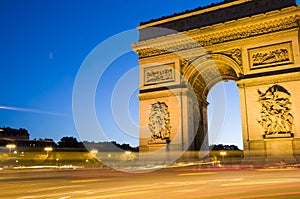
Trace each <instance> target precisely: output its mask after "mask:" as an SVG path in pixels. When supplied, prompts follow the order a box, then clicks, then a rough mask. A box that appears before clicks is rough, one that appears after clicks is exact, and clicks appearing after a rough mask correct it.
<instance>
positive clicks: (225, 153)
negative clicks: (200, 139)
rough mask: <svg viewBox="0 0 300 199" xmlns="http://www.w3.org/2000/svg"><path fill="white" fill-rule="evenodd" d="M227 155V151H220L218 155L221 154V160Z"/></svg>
mask: <svg viewBox="0 0 300 199" xmlns="http://www.w3.org/2000/svg"><path fill="white" fill-rule="evenodd" d="M226 155H227V152H226V151H221V152H220V156H222V160H223V162H224V157H225V156H226Z"/></svg>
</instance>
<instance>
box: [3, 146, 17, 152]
mask: <svg viewBox="0 0 300 199" xmlns="http://www.w3.org/2000/svg"><path fill="white" fill-rule="evenodd" d="M5 147H6V148H8V154H10V153H11V150H12V149H15V148H16V145H15V144H7V145H6V146H5Z"/></svg>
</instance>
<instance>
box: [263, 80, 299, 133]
mask: <svg viewBox="0 0 300 199" xmlns="http://www.w3.org/2000/svg"><path fill="white" fill-rule="evenodd" d="M258 94H259V103H260V104H261V111H260V117H261V118H260V120H258V122H259V124H260V125H261V126H262V127H263V129H264V138H270V137H291V136H292V135H293V134H292V126H293V122H294V117H293V115H292V113H291V107H292V103H291V102H290V96H291V94H290V93H289V92H288V91H287V90H286V89H285V88H283V87H282V86H279V85H277V84H275V85H274V86H272V87H270V88H269V89H268V90H267V91H266V92H265V93H263V92H261V91H260V90H258Z"/></svg>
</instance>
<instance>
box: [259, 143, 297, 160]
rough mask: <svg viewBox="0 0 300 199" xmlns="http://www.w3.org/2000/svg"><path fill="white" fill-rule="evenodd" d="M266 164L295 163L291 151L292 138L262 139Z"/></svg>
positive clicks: (292, 151)
mask: <svg viewBox="0 0 300 199" xmlns="http://www.w3.org/2000/svg"><path fill="white" fill-rule="evenodd" d="M264 142H265V151H266V160H265V162H266V163H275V162H284V163H296V162H297V160H296V158H295V157H294V150H293V138H268V139H264Z"/></svg>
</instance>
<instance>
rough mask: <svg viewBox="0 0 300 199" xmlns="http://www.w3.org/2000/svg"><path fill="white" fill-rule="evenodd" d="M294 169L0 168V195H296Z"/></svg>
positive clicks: (298, 182)
mask: <svg viewBox="0 0 300 199" xmlns="http://www.w3.org/2000/svg"><path fill="white" fill-rule="evenodd" d="M299 171H300V170H299V169H297V168H273V169H251V168H247V169H240V168H239V169H233V168H231V169H222V168H221V169H220V168H206V169H205V168H199V167H197V166H190V167H180V168H178V167H173V168H165V169H160V170H157V171H154V172H143V173H126V172H119V171H116V170H113V169H109V168H101V169H76V170H71V169H69V170H55V169H52V170H51V169H48V170H2V171H0V198H17V199H34V198H43V199H44V198H60V199H67V198H105V199H107V198H131V199H132V198H146V199H155V198H240V199H241V198H299V197H300V172H299Z"/></svg>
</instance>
